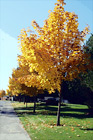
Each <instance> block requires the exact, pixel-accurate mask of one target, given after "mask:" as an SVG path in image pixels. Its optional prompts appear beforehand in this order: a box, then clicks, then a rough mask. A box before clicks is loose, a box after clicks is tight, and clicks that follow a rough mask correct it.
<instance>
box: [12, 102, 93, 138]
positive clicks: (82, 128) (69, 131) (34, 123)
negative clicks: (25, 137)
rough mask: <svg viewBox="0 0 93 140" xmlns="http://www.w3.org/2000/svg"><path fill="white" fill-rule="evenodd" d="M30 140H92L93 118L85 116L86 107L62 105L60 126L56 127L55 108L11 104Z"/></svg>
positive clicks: (30, 104)
mask: <svg viewBox="0 0 93 140" xmlns="http://www.w3.org/2000/svg"><path fill="white" fill-rule="evenodd" d="M12 105H13V107H14V109H15V111H16V112H17V115H18V116H19V118H20V120H21V122H22V124H23V126H24V128H25V129H26V131H27V132H28V134H29V136H30V137H31V140H69V139H71V140H92V139H93V118H92V117H93V116H89V115H87V113H88V107H87V106H86V105H77V104H64V105H62V107H61V114H60V116H61V119H60V124H61V125H60V126H56V115H57V106H52V105H51V106H50V105H48V106H47V105H45V104H44V103H37V106H36V113H33V103H28V104H27V107H26V105H24V103H23V102H13V103H12Z"/></svg>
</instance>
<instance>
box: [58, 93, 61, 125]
mask: <svg viewBox="0 0 93 140" xmlns="http://www.w3.org/2000/svg"><path fill="white" fill-rule="evenodd" d="M61 98H62V95H61V91H60V93H59V103H58V112H57V126H59V125H60V108H61Z"/></svg>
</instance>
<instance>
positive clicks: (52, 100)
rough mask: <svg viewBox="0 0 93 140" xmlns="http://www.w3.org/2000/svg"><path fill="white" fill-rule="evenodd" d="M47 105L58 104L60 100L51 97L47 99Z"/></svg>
mask: <svg viewBox="0 0 93 140" xmlns="http://www.w3.org/2000/svg"><path fill="white" fill-rule="evenodd" d="M46 105H58V101H56V99H55V98H50V99H48V100H46Z"/></svg>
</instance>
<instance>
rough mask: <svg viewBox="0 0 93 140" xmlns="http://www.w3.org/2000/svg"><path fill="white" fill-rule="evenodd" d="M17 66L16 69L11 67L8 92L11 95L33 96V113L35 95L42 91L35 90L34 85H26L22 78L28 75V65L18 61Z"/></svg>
mask: <svg viewBox="0 0 93 140" xmlns="http://www.w3.org/2000/svg"><path fill="white" fill-rule="evenodd" d="M19 66H20V67H18V68H17V69H13V72H12V77H10V78H9V86H8V88H9V89H8V92H11V93H12V95H19V94H20V93H21V94H23V95H26V96H30V97H34V108H33V112H34V113H35V108H36V96H37V94H39V93H43V91H42V90H37V88H36V87H32V86H30V87H29V86H26V84H25V82H24V78H25V79H27V77H29V74H30V72H29V71H28V66H26V65H25V66H21V64H20V63H19ZM20 79H21V80H20Z"/></svg>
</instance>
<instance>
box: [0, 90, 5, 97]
mask: <svg viewBox="0 0 93 140" xmlns="http://www.w3.org/2000/svg"><path fill="white" fill-rule="evenodd" d="M5 95H6V92H5V90H3V89H2V90H0V97H4V96H5Z"/></svg>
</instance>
